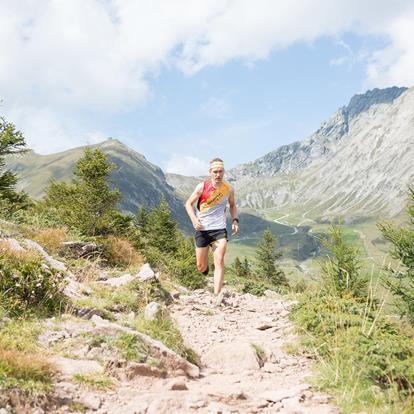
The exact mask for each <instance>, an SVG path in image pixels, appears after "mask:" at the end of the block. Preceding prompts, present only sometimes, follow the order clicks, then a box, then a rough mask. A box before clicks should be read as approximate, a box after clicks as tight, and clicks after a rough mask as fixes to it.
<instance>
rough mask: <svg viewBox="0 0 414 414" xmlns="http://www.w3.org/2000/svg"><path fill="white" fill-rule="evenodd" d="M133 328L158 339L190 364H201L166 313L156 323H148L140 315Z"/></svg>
mask: <svg viewBox="0 0 414 414" xmlns="http://www.w3.org/2000/svg"><path fill="white" fill-rule="evenodd" d="M133 327H134V328H135V329H137V330H138V331H140V332H143V333H145V334H147V335H149V336H151V337H152V338H155V339H158V340H159V341H161V342H162V343H163V344H165V345H166V346H167V347H168V348H170V349H172V350H173V351H175V352H176V353H177V354H179V355H181V356H182V357H184V358H185V359H187V360H188V361H189V362H191V363H193V364H196V365H198V364H199V358H198V356H197V354H196V353H195V352H194V351H193V350H192V349H190V348H188V347H186V346H185V345H184V341H183V338H182V336H181V333H180V331H179V330H178V328H177V327H176V325H175V324H174V321H173V320H172V319H171V318H170V316H169V315H168V314H167V313H166V312H165V313H164V314H163V315H162V317H161V318H158V319H156V320H154V321H146V320H145V319H144V318H143V316H142V315H140V316H138V317H137V318H136V319H135V321H134V324H133Z"/></svg>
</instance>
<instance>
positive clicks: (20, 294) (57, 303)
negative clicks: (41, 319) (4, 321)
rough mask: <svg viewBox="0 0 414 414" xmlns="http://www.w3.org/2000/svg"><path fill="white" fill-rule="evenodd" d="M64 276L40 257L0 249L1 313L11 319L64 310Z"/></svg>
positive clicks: (2, 245) (7, 246)
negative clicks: (30, 314)
mask: <svg viewBox="0 0 414 414" xmlns="http://www.w3.org/2000/svg"><path fill="white" fill-rule="evenodd" d="M63 285H64V279H63V275H62V274H61V273H59V272H57V271H55V270H53V269H50V268H49V267H48V266H46V264H45V263H43V261H42V260H41V258H40V257H39V256H37V254H35V253H33V252H30V251H21V252H16V251H15V250H13V249H11V248H10V247H9V245H8V243H7V242H2V243H1V245H0V311H3V313H6V312H7V314H8V315H9V316H18V315H23V314H28V313H32V312H37V313H43V314H50V313H53V312H56V311H58V310H60V309H61V308H62V306H64V303H65V300H64V297H63V295H62V293H61V292H62V287H63Z"/></svg>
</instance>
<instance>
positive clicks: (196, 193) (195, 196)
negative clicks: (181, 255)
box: [185, 183, 204, 230]
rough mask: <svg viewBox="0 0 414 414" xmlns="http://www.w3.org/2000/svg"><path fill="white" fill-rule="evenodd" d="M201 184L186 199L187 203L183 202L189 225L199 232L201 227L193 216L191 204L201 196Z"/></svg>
mask: <svg viewBox="0 0 414 414" xmlns="http://www.w3.org/2000/svg"><path fill="white" fill-rule="evenodd" d="M203 186H204V185H203V183H200V184H198V185H197V187H196V188H195V190H194V191H193V193H192V194H191V195H190V197H188V199H187V201H186V202H185V209H186V211H187V214H188V216H189V217H190V220H191V223H193V227H194V228H195V229H196V230H201V229H202V225H201V223H200V221H199V220H198V218H197V216H196V215H195V212H194V208H193V204H194V203H195V202H196V201H197V200H198V199H199V198H200V196H201V194H202V193H203Z"/></svg>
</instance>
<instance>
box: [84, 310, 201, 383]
mask: <svg viewBox="0 0 414 414" xmlns="http://www.w3.org/2000/svg"><path fill="white" fill-rule="evenodd" d="M91 321H92V322H94V324H95V329H94V331H95V332H97V333H103V332H105V334H111V332H112V334H115V333H116V332H125V333H128V334H130V335H135V336H137V337H138V338H140V339H141V340H142V341H143V342H144V344H145V346H146V347H147V348H148V349H149V350H150V353H151V355H152V356H153V357H154V358H157V359H159V360H160V361H161V362H162V364H163V366H164V367H165V368H166V370H167V371H168V373H169V374H171V375H174V374H176V373H177V372H181V371H183V372H184V373H185V374H186V375H187V376H188V377H191V378H198V377H199V376H200V369H199V368H198V367H197V366H196V365H194V364H191V363H190V362H188V361H187V360H186V359H184V358H183V357H182V356H180V355H178V354H177V353H175V352H174V351H172V350H171V349H170V348H168V347H166V346H165V345H164V344H163V343H162V342H160V341H157V340H156V339H153V338H151V337H150V336H148V335H145V334H143V333H141V332H138V331H135V330H133V329H131V328H127V327H125V326H121V325H118V324H116V323H113V322H109V321H107V320H105V319H102V318H101V317H99V316H97V315H94V316H92V318H91Z"/></svg>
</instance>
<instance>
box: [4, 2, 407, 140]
mask: <svg viewBox="0 0 414 414" xmlns="http://www.w3.org/2000/svg"><path fill="white" fill-rule="evenodd" d="M346 32H355V33H358V34H360V35H376V36H385V37H386V38H387V39H388V40H389V44H388V46H387V47H386V48H385V49H383V50H378V51H376V52H375V53H373V54H371V57H370V64H369V66H368V68H367V84H368V86H387V85H391V84H397V85H402V84H405V85H407V86H410V85H412V84H414V71H413V70H412V68H413V67H414V42H413V41H412V39H413V38H414V4H413V2H412V0H395V1H393V2H390V1H389V0H365V1H363V2H361V1H360V0H347V1H345V0H338V1H334V2H333V1H330V0H290V1H282V0H281V1H274V0H256V1H252V0H203V1H194V0H70V1H59V0H21V1H18V2H16V1H13V0H0V56H1V64H0V93H1V95H2V96H1V97H2V98H4V100H5V107H7V110H8V111H11V108H14V107H20V108H25V110H27V114H23V115H22V118H25V119H27V121H26V124H25V125H27V136H28V137H29V136H32V137H36V138H33V140H36V143H37V145H39V142H38V139H42V140H45V141H46V142H49V143H50V144H51V146H53V144H54V143H56V141H54V139H55V138H54V137H56V136H59V137H63V138H62V140H61V142H62V143H63V142H68V141H70V140H71V139H72V136H73V134H74V132H75V131H73V130H72V131H71V132H69V129H68V128H67V127H65V125H62V124H63V121H62V119H65V120H69V119H71V121H72V122H75V121H76V116H75V115H76V114H77V113H79V112H81V111H90V112H92V113H93V112H102V111H104V112H108V113H118V112H119V111H122V110H128V109H130V108H131V107H134V106H136V105H138V104H143V103H145V102H146V100H148V99H149V98H150V97H151V91H150V86H149V82H148V78H149V76H150V75H151V74H154V73H157V72H159V71H160V70H162V68H164V67H171V66H176V67H178V68H180V69H181V70H183V71H184V72H185V73H187V74H193V73H195V72H197V71H199V70H201V69H202V68H204V67H207V66H211V65H214V66H218V65H223V64H225V63H227V62H228V61H230V60H234V59H238V60H241V61H242V62H243V63H244V64H247V65H250V64H254V63H255V62H256V61H257V60H260V59H264V58H266V57H268V56H269V54H270V53H271V52H272V51H275V50H278V49H283V48H287V47H289V46H290V45H293V44H295V43H298V42H313V41H314V40H315V39H317V38H320V37H322V36H335V37H337V36H341V35H342V34H343V33H346ZM341 63H343V62H342V58H341V57H339V59H336V60H335V59H333V60H332V61H331V64H341ZM214 104H215V105H214ZM220 105H221V107H220ZM211 107H212V108H214V107H215V109H214V110H215V111H216V112H215V115H216V116H218V115H220V114H223V113H224V112H225V111H226V110H228V108H226V106H225V104H224V103H223V102H221V103H220V102H219V101H217V102H215V103H214V102H212V105H211ZM22 110H23V109H22ZM214 110H213V112H212V114H214ZM57 116H60V118H59V119H57V118H56V117H57ZM36 117H39V119H37V120H36V119H35V118H36ZM29 119H31V121H29ZM13 121H16V120H13ZM41 131H43V132H41ZM62 145H63V144H62Z"/></svg>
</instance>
